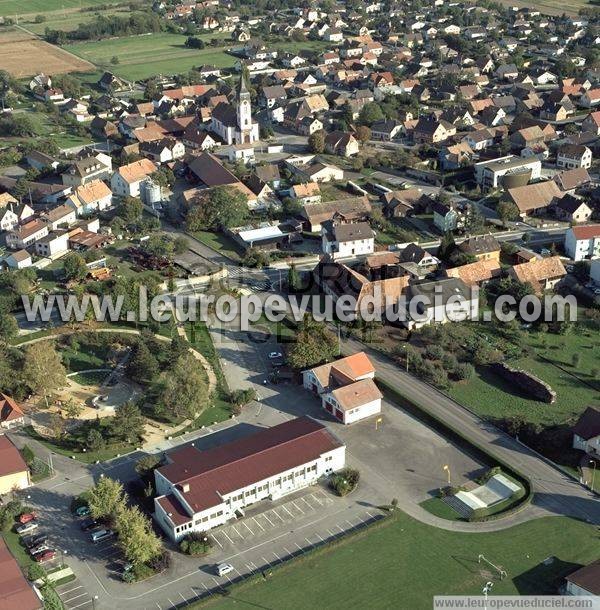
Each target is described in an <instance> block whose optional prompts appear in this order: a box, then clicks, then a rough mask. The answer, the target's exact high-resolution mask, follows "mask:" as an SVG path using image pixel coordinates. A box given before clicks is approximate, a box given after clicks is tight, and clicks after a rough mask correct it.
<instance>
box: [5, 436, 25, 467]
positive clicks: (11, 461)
mask: <svg viewBox="0 0 600 610" xmlns="http://www.w3.org/2000/svg"><path fill="white" fill-rule="evenodd" d="M26 470H27V464H26V463H25V460H24V459H23V458H22V456H21V454H20V453H19V450H18V449H17V448H16V447H15V446H14V445H13V444H12V442H11V441H10V440H9V439H8V437H6V436H0V477H3V476H6V475H9V474H15V473H16V472H25V471H26Z"/></svg>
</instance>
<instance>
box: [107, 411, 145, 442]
mask: <svg viewBox="0 0 600 610" xmlns="http://www.w3.org/2000/svg"><path fill="white" fill-rule="evenodd" d="M110 433H111V435H112V436H113V437H114V438H115V439H116V440H118V441H124V442H128V443H133V442H138V441H139V440H141V439H142V438H143V436H144V417H143V415H142V413H141V411H140V409H139V407H138V406H137V405H135V404H134V403H133V402H126V403H124V404H122V405H121V406H120V407H119V408H118V409H117V411H116V413H115V416H114V417H113V418H112V419H111V421H110Z"/></svg>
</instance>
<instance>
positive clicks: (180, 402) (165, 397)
mask: <svg viewBox="0 0 600 610" xmlns="http://www.w3.org/2000/svg"><path fill="white" fill-rule="evenodd" d="M153 394H154V395H155V397H156V398H155V401H156V404H155V409H156V410H157V413H158V414H159V415H162V416H163V417H167V418H168V419H176V420H178V419H181V418H190V419H193V418H195V417H196V416H197V415H198V414H199V413H201V412H202V411H203V410H204V409H205V408H206V406H207V402H208V383H207V381H206V377H205V375H203V372H202V369H201V367H200V366H199V363H198V361H197V360H196V359H195V358H194V357H193V356H192V354H190V353H189V352H187V353H185V354H183V355H181V356H179V358H178V359H177V360H176V361H175V363H174V364H173V365H172V366H171V367H170V368H169V369H168V370H166V371H164V372H163V373H161V375H160V377H159V379H158V381H157V383H156V384H155V387H154V389H153Z"/></svg>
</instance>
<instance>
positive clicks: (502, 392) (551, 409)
mask: <svg viewBox="0 0 600 610" xmlns="http://www.w3.org/2000/svg"><path fill="white" fill-rule="evenodd" d="M523 342H524V343H525V344H527V345H529V346H530V347H531V348H532V349H533V351H534V354H533V355H531V356H529V357H526V358H520V359H518V360H511V361H510V362H509V364H510V365H511V366H514V367H516V368H520V369H523V370H526V371H529V372H531V373H533V374H534V375H536V376H538V377H539V378H540V379H543V380H544V381H545V382H547V383H549V384H550V385H551V386H552V389H553V390H554V391H555V392H556V393H557V398H556V402H555V403H553V404H547V403H543V402H539V401H537V400H532V399H531V398H528V397H527V396H525V395H524V394H523V393H522V392H520V391H519V390H518V389H517V388H515V387H513V386H511V385H510V384H509V383H508V382H507V381H505V380H504V379H502V378H501V377H500V376H498V375H496V374H494V373H492V372H491V371H489V369H487V368H479V369H477V372H476V375H475V377H474V378H473V379H472V380H470V381H469V382H467V383H459V384H454V385H453V386H452V388H451V389H450V390H449V393H450V395H451V396H452V397H453V398H455V399H456V400H458V401H459V402H461V403H462V404H464V405H467V406H468V407H470V408H471V409H473V410H474V411H476V412H477V413H478V414H479V415H482V416H484V417H490V418H496V417H518V416H520V417H523V419H525V420H526V421H529V422H533V423H536V424H542V425H546V426H547V425H554V424H564V423H569V422H571V421H572V420H573V419H575V418H577V417H579V415H581V413H582V412H583V410H584V409H585V408H586V407H587V406H588V405H590V404H599V403H600V381H598V380H597V379H596V378H595V376H594V375H593V374H592V371H593V370H594V369H596V368H600V365H599V362H600V360H599V356H600V354H599V347H598V343H599V342H598V340H597V339H595V338H594V337H593V334H592V333H591V332H590V333H588V332H585V331H584V332H582V333H579V334H575V333H573V334H570V335H555V334H551V333H536V332H532V333H525V334H524V338H523ZM573 354H579V355H580V358H581V362H580V363H579V365H577V366H573V364H572V363H571V358H572V356H573ZM542 357H543V358H545V359H546V360H544V359H543V358H542ZM548 360H549V361H550V362H548Z"/></svg>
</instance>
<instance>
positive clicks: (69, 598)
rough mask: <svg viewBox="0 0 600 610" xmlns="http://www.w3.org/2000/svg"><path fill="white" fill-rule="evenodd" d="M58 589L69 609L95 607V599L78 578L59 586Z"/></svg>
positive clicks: (85, 609) (84, 609)
mask: <svg viewBox="0 0 600 610" xmlns="http://www.w3.org/2000/svg"><path fill="white" fill-rule="evenodd" d="M56 591H57V593H58V595H59V596H60V599H61V600H62V602H63V604H64V605H65V608H67V609H68V610H76V609H77V608H82V610H87V608H93V607H94V601H95V600H94V599H92V596H91V595H90V594H89V593H88V592H87V590H86V588H85V587H84V586H83V585H82V584H81V581H79V580H78V579H75V580H72V581H71V582H68V583H66V584H64V585H60V586H58V587H57V588H56Z"/></svg>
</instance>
